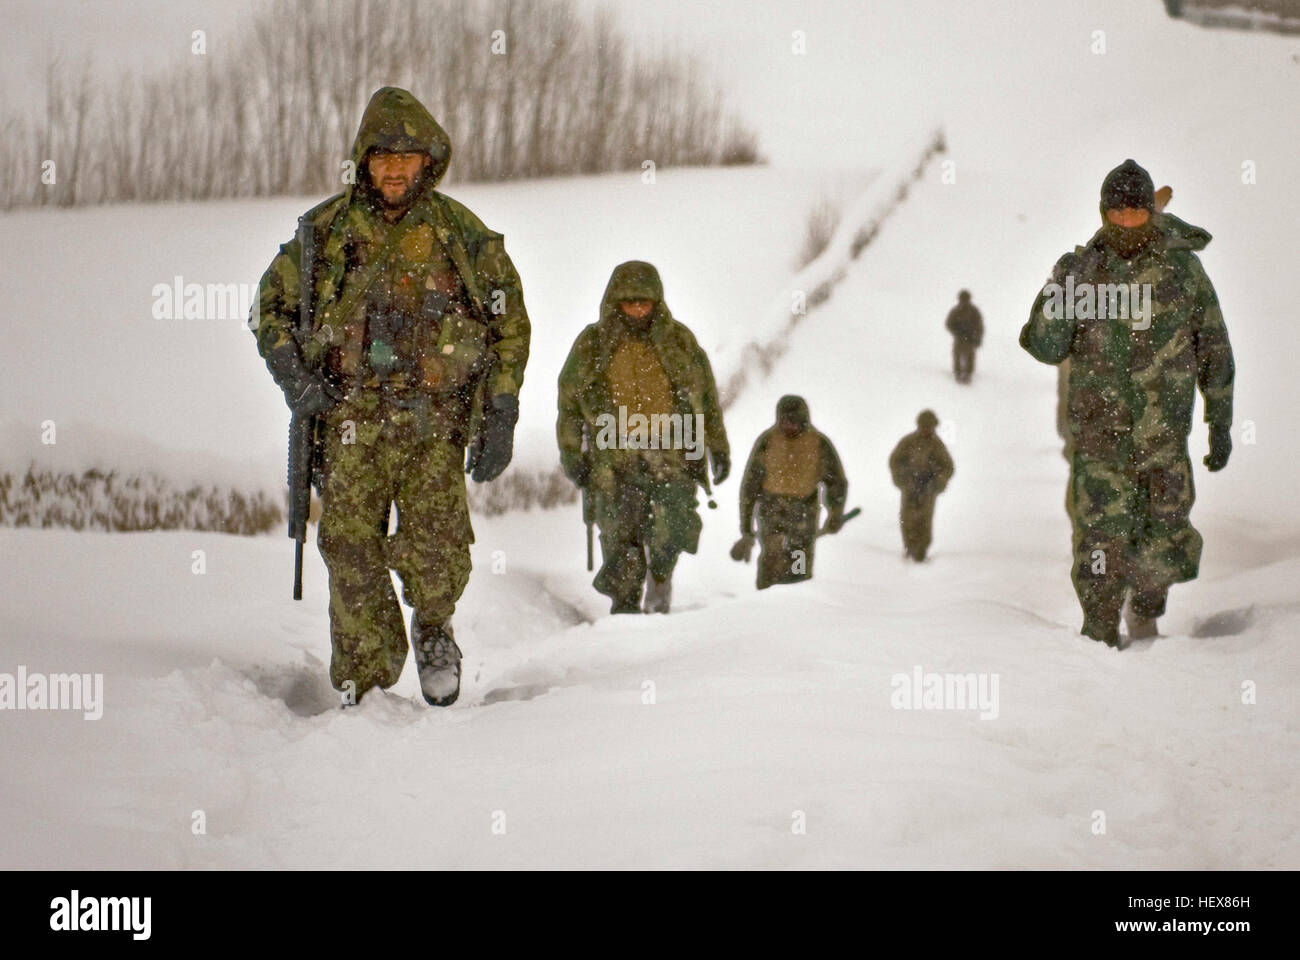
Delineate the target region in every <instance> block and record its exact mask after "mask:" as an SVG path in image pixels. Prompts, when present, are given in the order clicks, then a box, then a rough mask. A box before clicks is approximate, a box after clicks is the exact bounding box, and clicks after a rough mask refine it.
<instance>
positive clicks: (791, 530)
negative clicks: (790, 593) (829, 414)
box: [731, 394, 849, 590]
mask: <svg viewBox="0 0 1300 960" xmlns="http://www.w3.org/2000/svg"><path fill="white" fill-rule="evenodd" d="M848 492H849V482H848V480H847V479H845V477H844V467H843V466H841V465H840V457H839V454H838V453H837V452H836V450H835V445H834V444H833V443H831V441H830V439H829V438H828V437H827V436H826V435H825V434H823V433H822V432H821V431H819V430H817V429H816V428H815V427H814V426H813V425H812V420H811V418H810V417H809V415H808V404H807V402H806V401H805V400H804V398H803V397H798V396H794V395H793V394H790V395H787V396H784V397H782V398H781V399H780V400H779V401H777V405H776V423H775V424H774V425H773V426H772V427H769V428H768V429H767V430H764V431H763V432H762V433H761V434H759V435H758V439H757V440H755V441H754V449H753V450H752V451H750V454H749V460H748V462H747V463H746V464H745V476H744V478H743V479H742V480H741V481H740V539H739V540H738V541H736V544H735V546H733V547H732V548H731V557H732V559H733V560H737V561H740V560H743V561H744V562H746V563H748V562H749V557H750V554H751V553H752V552H753V549H754V544H755V543H756V542H757V544H758V546H759V552H758V573H757V576H756V578H755V579H756V583H757V586H758V589H760V590H766V589H767V588H768V587H770V586H772V585H773V584H778V583H798V582H799V581H800V580H811V579H812V575H813V552H814V547H815V546H816V544H817V536H818V534H819V532H825V533H837V532H838V531H839V529H840V525H841V523H842V520H843V517H844V501H845V500H846V499H847V497H848ZM822 497H824V499H825V502H826V528H825V530H824V531H819V530H818V529H817V525H818V520H819V519H820V515H821V500H822ZM755 515H757V517H758V536H757V538H755V536H754V518H755Z"/></svg>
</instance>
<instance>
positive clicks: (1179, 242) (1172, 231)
mask: <svg viewBox="0 0 1300 960" xmlns="http://www.w3.org/2000/svg"><path fill="white" fill-rule="evenodd" d="M1154 219H1155V222H1156V230H1158V231H1159V233H1160V236H1161V237H1163V238H1164V241H1165V249H1166V250H1204V249H1205V247H1206V245H1207V244H1208V243H1209V242H1210V240H1211V237H1210V232H1209V231H1208V230H1203V229H1201V228H1200V227H1194V226H1192V225H1191V224H1190V223H1188V222H1186V221H1185V220H1180V219H1178V218H1177V217H1175V216H1174V215H1173V214H1172V213H1157V214H1156V215H1155V217H1154Z"/></svg>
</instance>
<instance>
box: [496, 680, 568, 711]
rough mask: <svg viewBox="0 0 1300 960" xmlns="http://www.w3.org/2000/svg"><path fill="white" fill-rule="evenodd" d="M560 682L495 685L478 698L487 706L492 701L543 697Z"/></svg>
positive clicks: (503, 701) (502, 701)
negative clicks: (510, 685) (511, 685)
mask: <svg viewBox="0 0 1300 960" xmlns="http://www.w3.org/2000/svg"><path fill="white" fill-rule="evenodd" d="M557 686H560V684H556V683H524V684H520V685H519V686H515V687H497V688H496V689H494V690H489V691H488V692H487V693H485V694H484V695H483V698H482V699H481V700H479V705H480V706H484V707H486V706H489V705H490V704H493V703H505V702H507V701H510V700H533V699H535V698H537V697H544V696H546V694H548V693H550V692H551V691H552V690H554V689H555V688H556V687H557Z"/></svg>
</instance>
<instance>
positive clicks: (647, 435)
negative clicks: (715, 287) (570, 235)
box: [555, 260, 731, 613]
mask: <svg viewBox="0 0 1300 960" xmlns="http://www.w3.org/2000/svg"><path fill="white" fill-rule="evenodd" d="M555 432H556V439H557V441H558V443H559V447H560V462H561V465H562V466H563V468H564V472H565V473H566V474H567V475H568V477H569V478H570V479H571V480H572V481H573V482H574V483H575V484H577V485H578V486H579V487H581V488H582V489H583V492H584V496H586V497H590V498H592V500H593V503H592V505H591V506H592V509H593V512H594V516H595V522H596V524H597V526H598V527H599V528H600V549H601V555H602V557H603V560H604V563H603V565H602V566H601V568H600V571H599V572H598V573H597V575H596V578H595V580H594V581H593V585H594V586H595V588H596V589H597V590H599V591H600V592H601V593H603V594H605V595H606V596H607V597H609V598H610V600H611V605H610V612H611V613H637V612H640V611H641V610H642V609H644V611H645V612H646V613H667V612H668V609H669V606H670V603H671V597H672V575H673V568H674V567H675V566H676V565H677V558H678V556H679V555H680V554H681V553H682V552H686V553H694V552H695V551H696V548H697V547H698V546H699V538H700V529H701V524H700V517H699V513H698V509H699V503H698V501H697V500H696V495H695V488H696V487H697V486H702V487H704V488H705V490H706V491H707V490H708V489H709V477H708V465H707V463H706V460H705V453H706V452H707V454H708V459H709V460H710V461H711V462H712V464H713V482H714V483H715V484H717V483H721V482H722V481H723V480H725V479H726V478H727V473H728V472H729V471H730V469H731V458H730V452H729V448H728V446H727V434H726V431H725V429H724V428H723V425H722V409H721V407H720V406H719V405H718V390H717V386H716V384H715V383H714V380H713V370H712V368H711V367H710V366H709V359H708V357H707V356H705V354H704V351H703V350H701V349H700V346H699V344H698V343H696V342H695V337H694V336H692V334H691V332H690V331H689V330H688V329H687V328H686V327H685V325H683V324H682V323H679V322H678V321H677V320H675V319H673V315H672V314H671V313H670V312H669V310H668V305H667V304H666V303H664V291H663V284H662V282H661V281H660V279H659V272H658V271H657V270H656V269H655V268H654V267H653V266H652V265H650V264H648V263H643V262H641V261H638V260H633V261H629V262H627V263H622V264H619V265H618V266H617V267H615V268H614V272H613V274H612V275H611V276H610V278H609V284H608V285H607V286H606V288H605V294H604V297H603V298H602V300H601V305H600V319H599V320H598V321H597V322H596V323H593V324H591V325H589V326H588V327H586V328H585V329H584V330H583V331H582V333H580V334H578V339H577V340H576V341H575V342H574V344H573V349H572V350H570V352H569V358H568V360H566V361H565V364H564V369H563V370H562V371H561V372H560V390H559V417H558V420H557V422H556V427H555ZM643 592H644V607H643V605H642V594H643Z"/></svg>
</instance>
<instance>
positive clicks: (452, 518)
mask: <svg viewBox="0 0 1300 960" xmlns="http://www.w3.org/2000/svg"><path fill="white" fill-rule="evenodd" d="M450 159H451V143H450V140H449V139H448V137H447V134H446V133H445V132H444V131H443V129H442V128H441V127H440V126H439V125H438V123H437V122H436V121H435V120H434V119H433V117H432V116H430V114H429V113H428V111H427V110H425V108H424V107H423V106H422V105H421V104H420V103H419V101H417V100H416V99H415V97H413V96H412V95H411V94H410V93H408V92H406V91H405V90H399V89H397V88H395V87H384V88H382V89H380V90H379V91H377V92H376V93H375V94H374V96H373V97H371V99H370V103H369V104H368V105H367V107H366V109H365V112H364V114H363V116H362V118H361V124H360V129H359V130H358V132H357V136H356V140H355V142H354V144H353V147H352V163H353V169H355V170H356V174H357V176H356V183H355V184H352V185H349V186H348V187H347V189H345V190H344V191H343V193H341V194H339V195H337V196H335V197H331V198H330V199H329V200H327V201H325V202H324V203H322V204H320V205H319V206H317V207H315V208H313V209H312V210H310V211H308V212H307V213H306V214H305V215H304V216H303V218H302V220H301V221H300V226H299V231H298V235H297V236H296V237H295V238H294V239H293V240H291V241H290V242H289V243H287V244H285V245H283V246H282V247H281V248H280V253H279V255H278V256H277V257H276V258H275V260H274V261H272V263H271V266H270V268H269V269H268V270H267V271H266V274H265V275H264V276H263V277H262V281H261V284H260V286H259V289H258V299H257V307H256V310H257V323H256V324H255V332H256V335H257V346H258V350H259V352H260V353H261V355H262V356H263V357H264V358H265V360H266V363H267V366H268V367H269V368H270V370H271V374H272V376H274V378H275V381H276V383H277V384H278V385H279V386H280V387H281V389H282V390H283V391H284V395H285V400H286V402H287V403H288V404H289V408H290V410H291V411H292V414H293V419H292V423H291V428H290V450H289V461H290V463H289V472H290V511H289V514H290V516H289V534H290V536H292V537H293V538H294V539H295V541H296V542H297V543H296V547H295V550H296V553H297V557H296V563H297V570H296V572H295V583H294V597H295V599H298V598H299V597H300V596H301V555H302V543H303V541H304V540H305V537H306V517H307V508H308V506H309V503H310V486H311V485H313V484H314V485H315V486H316V487H317V489H318V490H319V492H320V495H321V519H320V531H319V537H318V542H319V546H320V550H321V555H322V557H323V558H324V560H325V564H326V566H327V567H328V569H329V581H330V583H329V587H330V631H331V640H332V646H333V654H332V657H331V659H330V681H331V682H332V683H333V685H334V686H335V688H336V689H339V690H341V691H344V693H345V702H349V701H350V702H357V701H359V700H360V698H361V696H362V695H363V694H364V693H365V692H366V691H368V690H370V689H371V688H372V687H376V686H378V687H381V688H385V687H389V686H391V685H392V684H394V683H396V682H397V679H398V677H399V676H400V674H401V672H402V667H403V665H404V664H405V662H406V650H407V638H406V630H405V626H404V624H403V622H402V615H401V608H400V606H399V605H398V602H397V597H396V595H395V594H394V592H393V586H392V580H391V577H390V575H389V570H390V568H391V569H394V570H396V571H397V572H398V574H399V575H400V576H401V578H402V590H403V595H404V597H405V599H406V601H407V603H408V604H409V605H410V606H411V607H412V608H413V609H414V615H413V617H412V623H411V646H412V648H413V649H414V654H415V663H416V667H417V668H418V670H419V675H420V687H421V690H422V692H423V694H424V697H425V699H426V700H427V701H428V702H429V703H431V704H434V705H437V706H447V705H450V704H451V703H453V702H454V701H455V700H456V698H457V696H458V695H459V692H460V660H461V652H460V649H459V648H458V647H457V645H456V642H455V639H454V637H453V634H452V628H451V616H452V613H453V612H454V610H455V607H456V601H457V600H458V599H459V598H460V595H461V593H462V592H463V591H464V589H465V585H466V583H467V582H468V580H469V573H470V553H469V545H470V543H472V542H473V539H474V534H473V530H472V529H471V526H470V519H469V510H468V507H467V504H466V501H465V478H464V473H466V472H468V473H471V474H472V476H473V479H474V480H475V481H476V482H479V483H483V482H487V481H490V480H493V479H495V478H496V477H497V476H499V475H500V473H501V471H503V470H504V469H505V467H506V465H507V464H508V463H509V462H510V458H511V453H512V448H513V437H514V426H515V422H516V420H517V419H518V412H519V402H518V395H519V387H520V384H521V383H522V381H523V376H524V367H525V365H526V363H527V360H528V346H529V322H528V314H527V312H526V310H525V308H524V301H523V291H522V288H521V285H520V281H519V276H518V274H517V273H516V271H515V268H514V265H513V264H512V263H511V261H510V258H509V256H508V255H507V254H506V251H505V246H504V242H503V240H502V237H501V235H500V234H498V233H494V232H492V231H491V230H489V229H488V228H487V227H485V226H484V225H483V223H482V222H481V221H480V220H479V219H478V218H477V217H475V216H474V214H473V213H471V212H470V211H469V210H468V209H466V208H465V207H464V206H462V205H461V204H459V203H457V202H456V201H455V200H452V199H451V198H450V197H447V196H446V195H444V194H442V193H440V192H439V191H437V190H436V189H435V187H436V185H437V183H438V181H439V180H440V179H441V178H442V176H443V174H444V173H445V172H446V170H447V165H448V163H449V161H450ZM467 445H468V448H469V453H468V457H466V447H467ZM394 504H395V505H396V507H397V526H396V530H395V532H394V533H393V534H392V535H391V536H390V535H389V526H390V524H389V512H390V509H391V508H392V506H393V505H394Z"/></svg>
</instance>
